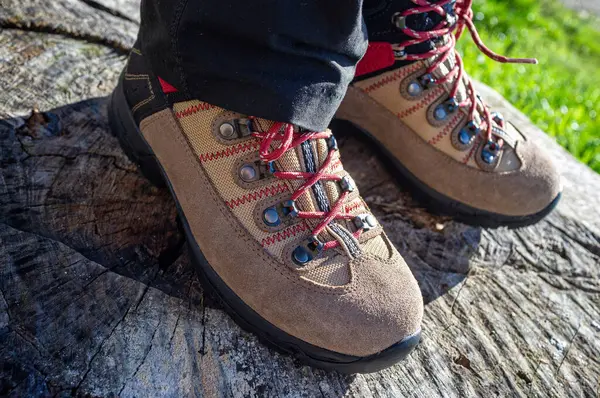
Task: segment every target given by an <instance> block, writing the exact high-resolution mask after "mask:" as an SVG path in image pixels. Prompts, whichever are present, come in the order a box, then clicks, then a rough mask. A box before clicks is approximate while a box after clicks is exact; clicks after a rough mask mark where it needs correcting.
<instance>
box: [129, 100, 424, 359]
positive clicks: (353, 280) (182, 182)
mask: <svg viewBox="0 0 600 398" xmlns="http://www.w3.org/2000/svg"><path fill="white" fill-rule="evenodd" d="M224 113H226V111H224V110H222V109H219V108H216V107H212V106H210V105H208V104H204V103H200V102H198V101H192V102H186V103H181V104H175V106H174V109H173V110H171V109H167V110H164V111H161V112H158V113H156V114H154V115H152V116H150V117H148V118H146V119H145V120H143V121H142V123H141V125H140V128H141V130H142V133H143V135H144V137H145V139H146V140H147V141H148V143H149V144H150V145H151V147H152V149H153V150H154V152H155V154H156V156H157V158H158V160H159V161H160V163H161V165H162V167H163V169H164V170H165V172H166V174H167V176H168V178H169V181H170V183H171V185H172V187H173V190H174V192H175V195H176V198H177V200H178V202H179V204H180V206H181V209H182V210H183V213H184V215H185V217H186V219H187V221H188V222H189V224H190V227H191V230H192V233H193V235H194V238H195V240H196V242H197V243H198V245H199V247H200V249H201V250H202V252H203V254H204V255H205V256H206V258H207V260H208V262H209V263H210V265H211V266H212V267H213V268H214V270H215V271H216V272H217V273H218V275H219V276H220V277H221V279H223V281H224V282H225V283H226V284H227V285H228V286H229V287H230V288H231V289H232V290H233V291H234V292H235V293H236V294H237V295H238V296H239V297H240V298H241V299H242V300H243V301H244V302H245V303H246V304H248V305H249V306H250V307H251V308H252V309H254V310H255V311H256V312H257V313H258V314H260V315H261V316H262V317H263V318H265V319H266V320H267V321H269V322H271V323H272V324H273V325H275V326H276V327H278V328H280V329H282V330H284V331H285V332H287V333H289V334H291V335H293V336H295V337H297V338H299V339H302V340H304V341H306V342H308V343H310V344H313V345H316V346H319V347H322V348H325V349H328V350H332V351H335V352H339V353H342V354H348V355H355V356H367V355H371V354H374V353H377V352H379V351H381V350H384V349H386V348H387V347H389V346H391V345H393V344H394V343H396V342H398V341H400V340H402V339H403V338H404V337H406V336H408V335H411V334H413V333H415V332H416V331H417V330H419V328H420V323H421V318H422V311H423V304H422V298H421V294H420V291H419V287H418V285H417V283H416V281H415V279H414V277H413V276H412V274H411V272H410V270H409V269H408V267H407V266H406V264H405V262H404V261H403V260H402V258H401V256H400V255H399V254H398V252H397V251H396V250H395V249H394V248H393V246H392V245H391V243H390V242H389V240H388V239H387V237H386V236H385V234H383V232H382V231H381V228H378V229H376V230H371V231H369V232H367V233H365V234H364V236H362V237H361V238H360V239H359V240H358V241H357V242H356V243H357V244H358V245H359V247H360V249H361V251H360V254H359V255H354V256H351V255H349V254H348V250H347V248H345V247H344V246H343V245H342V247H340V248H337V249H330V250H326V251H325V252H323V254H322V256H320V257H319V258H317V259H315V260H313V261H311V263H309V264H308V265H307V266H306V267H294V266H293V265H291V264H290V261H289V253H290V248H291V247H294V246H295V245H297V244H298V242H301V241H302V240H303V239H306V237H307V236H309V235H310V231H311V226H312V225H311V224H314V223H313V222H312V220H309V221H304V220H297V222H294V223H293V224H290V225H284V226H283V227H282V228H283V229H279V230H269V228H265V227H264V226H261V225H260V222H259V220H257V216H256V209H257V208H262V207H261V206H268V205H269V203H270V202H269V201H270V200H271V201H276V200H281V199H282V198H285V197H286V196H287V195H290V194H291V191H293V190H294V189H296V187H297V185H293V184H290V183H289V182H287V181H283V180H277V179H268V180H267V181H262V182H260V184H259V185H252V184H250V185H248V184H244V183H243V182H241V181H237V180H236V174H235V170H236V167H237V166H238V165H239V164H240V161H244V159H254V158H256V157H257V148H258V146H257V145H258V144H257V141H258V139H257V138H253V137H248V138H245V139H241V140H240V141H239V142H237V141H236V142H231V143H230V142H223V141H222V140H219V138H218V135H215V134H214V130H215V129H214V126H215V120H217V119H218V118H219V117H222V116H223V114H224ZM265 123H268V122H265ZM312 145H314V150H315V152H316V153H320V154H321V155H323V154H324V153H325V149H324V148H321V147H319V145H321V144H320V143H318V142H315V143H312ZM292 155H293V154H292ZM290 156H291V155H290ZM292 158H293V156H292ZM292 158H286V157H284V158H282V160H281V161H280V162H278V167H280V168H285V166H286V162H292V163H293V161H294V159H292ZM296 166H298V164H296ZM300 166H301V165H300ZM332 169H334V170H332V172H339V173H345V172H344V171H343V168H342V167H341V163H340V162H339V161H338V162H335V165H332ZM326 190H327V194H328V196H329V197H330V199H332V198H333V199H334V200H335V196H336V195H337V194H339V192H335V189H334V188H333V187H332V186H329V187H326ZM307 195H310V193H308V194H307ZM305 199H306V200H304V201H303V202H302V206H306V207H308V206H310V205H311V203H312V201H311V198H309V197H307V198H305ZM265 201H266V202H265ZM346 207H347V209H346V211H348V212H356V214H358V213H365V212H368V209H367V208H366V206H365V205H364V202H363V201H362V199H360V197H359V196H358V193H356V194H354V196H353V197H351V200H349V202H348V203H347V204H346ZM294 221H296V220H294ZM304 223H306V224H307V225H306V226H305V225H304ZM340 225H342V224H340ZM347 227H348V228H349V229H351V228H352V226H351V225H347ZM326 234H327V235H328V236H329V238H332V237H333V238H335V233H334V232H333V231H329V230H328V231H327V232H326Z"/></svg>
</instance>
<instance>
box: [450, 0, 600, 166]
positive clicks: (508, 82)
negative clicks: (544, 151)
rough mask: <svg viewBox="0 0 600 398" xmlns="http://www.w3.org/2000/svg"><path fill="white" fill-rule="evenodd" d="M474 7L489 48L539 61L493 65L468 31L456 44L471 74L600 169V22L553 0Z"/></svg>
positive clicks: (488, 0)
mask: <svg viewBox="0 0 600 398" xmlns="http://www.w3.org/2000/svg"><path fill="white" fill-rule="evenodd" d="M473 11H474V12H475V18H474V21H475V25H476V27H477V29H478V31H479V33H480V35H481V38H482V39H483V41H484V43H485V44H486V45H487V46H488V47H489V48H490V49H492V50H494V51H495V52H497V53H499V54H502V55H506V56H512V57H535V58H537V59H538V61H539V65H515V64H500V63H496V62H494V61H492V60H490V59H488V58H487V57H486V56H485V55H483V54H482V53H481V52H479V50H478V49H477V47H475V45H474V44H473V43H472V42H471V40H470V37H469V33H468V31H465V33H463V36H462V38H461V40H460V42H459V44H458V48H459V50H460V52H461V54H462V55H463V59H464V60H465V65H466V69H467V71H468V72H469V74H470V75H471V76H472V77H474V78H475V79H478V80H480V81H482V82H484V83H486V84H488V85H490V86H492V87H494V88H495V89H496V90H497V91H499V92H500V93H501V94H502V95H504V96H505V97H506V98H507V99H508V100H509V101H510V102H512V103H513V104H514V105H515V106H516V107H517V108H519V109H520V110H521V111H523V113H525V114H526V115H527V116H529V118H531V120H532V121H533V122H534V123H535V124H537V125H538V126H539V127H540V128H542V129H543V130H544V131H546V132H548V133H549V134H550V135H552V136H554V137H555V138H556V140H557V141H558V143H559V144H561V145H562V146H564V147H565V148H566V149H567V150H568V151H569V152H571V153H572V154H573V155H574V156H575V157H577V158H578V159H580V160H581V161H582V162H583V163H586V164H587V165H589V166H590V167H591V168H592V169H594V170H595V171H596V172H598V173H600V28H599V26H600V19H598V18H595V17H591V16H585V15H583V14H578V13H576V12H573V11H570V10H568V9H566V8H565V7H564V6H562V5H561V4H558V3H556V2H555V0H475V2H474V4H473Z"/></svg>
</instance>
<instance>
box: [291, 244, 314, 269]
mask: <svg viewBox="0 0 600 398" xmlns="http://www.w3.org/2000/svg"><path fill="white" fill-rule="evenodd" d="M292 260H294V262H295V263H296V264H298V265H304V264H306V263H307V262H309V261H310V256H309V254H308V251H306V249H305V248H304V247H302V246H298V247H297V248H295V249H294V251H293V252H292Z"/></svg>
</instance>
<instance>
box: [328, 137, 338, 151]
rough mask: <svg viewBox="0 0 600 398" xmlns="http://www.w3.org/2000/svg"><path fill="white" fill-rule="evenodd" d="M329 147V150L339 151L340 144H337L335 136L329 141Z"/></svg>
mask: <svg viewBox="0 0 600 398" xmlns="http://www.w3.org/2000/svg"><path fill="white" fill-rule="evenodd" d="M327 147H328V148H329V150H330V151H331V150H334V151H337V150H338V144H337V140H336V139H335V137H334V136H331V137H329V138H328V139H327Z"/></svg>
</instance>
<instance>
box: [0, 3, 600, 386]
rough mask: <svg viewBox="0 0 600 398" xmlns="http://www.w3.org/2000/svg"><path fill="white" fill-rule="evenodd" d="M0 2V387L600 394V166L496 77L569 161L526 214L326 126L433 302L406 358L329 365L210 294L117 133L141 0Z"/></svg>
mask: <svg viewBox="0 0 600 398" xmlns="http://www.w3.org/2000/svg"><path fill="white" fill-rule="evenodd" d="M0 4H1V7H0V26H2V27H3V30H2V31H1V32H0V60H1V63H0V99H1V100H0V165H1V166H0V396H11V397H27V396H61V397H63V396H72V395H74V396H102V397H104V396H121V397H159V396H167V397H195V396H199V397H204V396H206V397H214V396H217V397H221V396H222V397H229V396H234V397H254V396H256V397H314V396H321V397H339V396H352V397H397V396H418V397H433V396H448V397H454V396H456V397H464V396H489V397H491V396H502V397H504V396H535V397H558V396H571V397H583V396H585V397H598V396H599V389H600V265H599V264H600V206H599V204H600V176H599V175H597V174H595V173H594V172H592V171H591V170H590V169H589V168H587V167H586V166H584V165H582V164H580V163H578V162H577V161H576V160H575V159H574V158H572V157H571V156H570V155H569V154H567V153H566V151H564V150H563V149H562V148H560V147H559V146H558V145H557V144H556V143H555V142H554V141H553V140H552V139H550V138H549V137H547V136H546V135H545V134H544V133H543V132H541V131H540V130H539V129H537V128H536V127H534V126H533V125H532V124H531V122H529V121H528V120H527V119H526V118H525V117H524V116H523V115H522V114H520V113H519V112H518V111H516V110H515V109H514V108H513V107H512V106H510V105H509V104H508V103H507V102H506V101H505V100H504V99H502V98H501V97H500V96H499V95H498V94H497V93H495V92H494V91H493V90H491V89H489V88H487V87H485V86H483V85H479V87H480V89H481V91H482V93H483V95H484V97H486V98H487V99H488V101H489V102H490V103H492V104H493V105H494V106H496V107H497V108H498V109H499V110H500V111H501V112H503V113H504V114H505V115H506V116H508V117H510V118H511V119H513V120H515V121H516V122H517V123H520V126H522V130H523V131H524V133H525V134H527V135H528V136H530V137H532V139H535V140H536V141H538V142H539V143H540V145H541V146H542V147H544V148H545V149H546V150H548V151H549V152H550V153H551V154H552V155H553V157H554V158H555V160H556V163H557V165H558V167H559V168H560V170H561V173H562V176H563V180H564V195H563V200H562V202H561V203H560V205H559V206H558V208H557V209H556V210H555V211H554V212H553V213H552V214H551V215H550V216H549V217H548V218H547V219H545V220H543V221H542V222H540V223H539V224H537V225H535V226H532V227H528V228H522V229H518V230H507V229H503V228H501V229H497V230H485V229H481V228H476V227H471V226H466V225H463V224H460V223H457V222H455V221H453V220H451V219H449V218H446V217H439V216H433V215H430V214H429V213H427V212H426V211H425V210H423V209H422V208H421V205H420V204H419V202H417V201H415V200H413V199H411V197H410V195H409V194H408V193H407V192H406V190H405V189H404V188H403V186H402V185H401V184H399V183H398V182H397V181H396V180H395V179H394V178H393V176H392V175H391V174H390V172H389V171H388V170H387V169H386V168H385V167H384V166H383V164H382V163H381V162H380V160H379V158H378V155H377V154H376V152H375V151H374V150H373V149H372V148H371V147H370V146H368V145H365V144H364V143H363V142H362V141H360V140H359V139H357V138H355V137H353V136H350V135H347V134H344V132H341V131H340V132H336V134H339V135H340V137H341V138H340V142H341V151H342V159H344V164H345V165H346V167H347V169H349V171H350V172H351V174H352V175H353V176H354V177H355V179H356V181H357V183H358V185H359V187H360V189H361V192H362V194H363V196H364V197H365V199H366V201H367V202H368V204H369V205H370V206H371V207H372V209H373V210H374V212H375V214H376V215H377V217H378V219H379V220H380V221H381V222H382V224H383V225H384V226H385V229H386V230H387V232H388V234H389V236H390V238H391V240H392V241H393V243H394V244H395V245H396V247H397V248H398V250H400V252H401V253H402V254H403V256H404V257H405V258H406V260H407V262H408V264H409V265H410V267H411V269H412V271H413V272H414V274H415V275H416V277H417V279H418V281H419V284H420V286H421V289H422V292H423V296H424V299H425V303H426V305H425V317H424V322H423V340H422V343H421V344H420V345H419V347H418V348H417V350H416V351H415V352H414V353H413V354H411V355H410V357H409V358H408V359H407V360H406V361H404V362H402V363H401V364H398V365H397V366H394V367H392V368H390V369H387V370H384V371H381V372H379V373H375V374H369V375H352V376H347V375H341V374H338V373H335V372H334V373H331V372H325V371H322V370H316V369H312V368H310V367H305V366H302V365H300V364H299V363H298V362H296V361H295V360H293V359H291V358H290V357H288V356H284V355H281V354H279V353H277V352H275V351H273V350H272V349H270V348H268V347H266V346H264V345H263V344H262V343H261V342H259V341H258V340H257V339H256V338H255V337H254V336H253V335H252V334H249V333H246V332H244V331H243V330H241V329H240V328H239V327H238V326H237V325H236V324H235V323H234V322H233V321H232V320H231V319H230V318H229V317H228V316H227V315H226V314H225V312H223V310H222V309H221V307H220V306H219V304H218V303H216V302H215V301H214V300H212V299H211V297H210V296H209V295H206V296H205V295H204V294H203V291H202V287H201V285H200V284H199V282H198V280H197V278H196V276H195V275H194V273H193V271H192V268H191V266H190V263H189V258H188V255H187V247H186V243H185V239H184V237H183V235H182V234H181V233H180V231H179V228H178V225H177V217H176V210H175V205H174V203H173V201H172V199H171V198H170V196H169V193H168V192H167V191H166V190H163V189H157V188H155V187H153V186H152V185H151V184H150V183H149V182H148V181H146V180H145V179H144V178H143V177H142V175H141V174H140V173H139V172H138V170H137V168H136V167H135V165H134V164H132V163H131V162H130V161H129V160H128V159H127V157H126V156H125V155H124V153H123V152H122V150H121V149H120V147H119V144H118V142H117V140H116V139H115V138H114V137H113V136H112V135H111V133H110V129H109V127H108V122H107V117H106V104H107V100H106V96H107V95H108V94H109V93H110V92H111V89H112V88H113V87H114V85H115V83H116V80H117V77H118V75H119V73H120V71H121V68H122V67H123V65H124V62H125V57H126V55H125V54H126V49H127V48H128V47H129V46H130V45H131V44H132V43H133V41H134V40H135V36H136V34H137V22H136V21H137V20H138V19H139V12H138V11H137V7H138V6H137V3H136V2H135V1H132V0H121V1H119V0H96V1H93V0H85V1H76V0H53V1H45V2H39V1H34V0H0ZM507 67H508V68H510V67H511V66H507ZM515 73H516V72H515ZM34 107H37V108H39V109H40V110H41V112H40V113H35V114H34V115H33V116H31V114H32V109H33V108H34ZM490 189H493V187H490Z"/></svg>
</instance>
